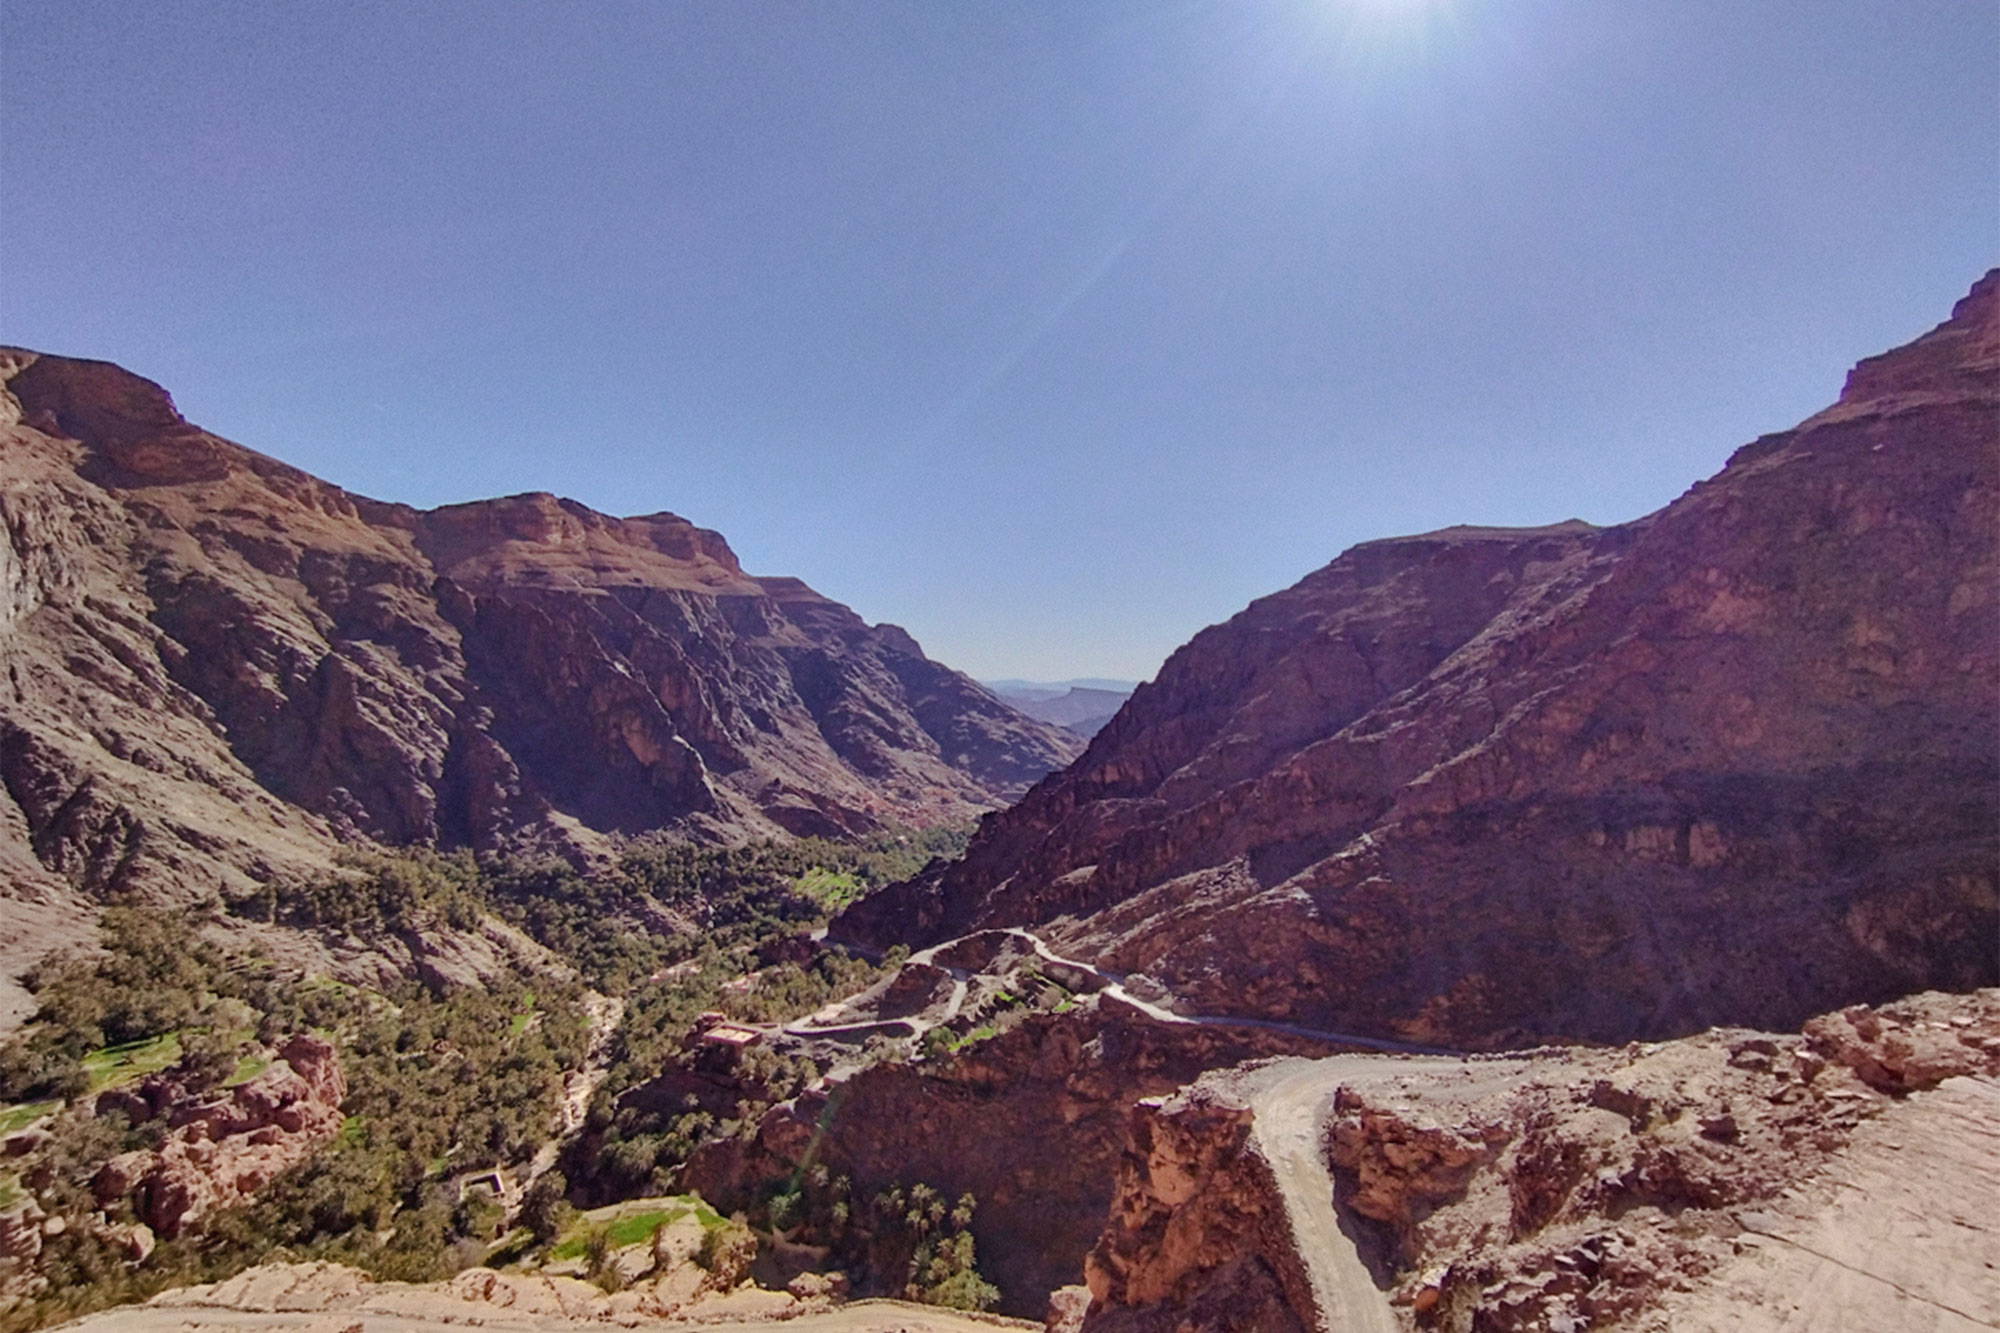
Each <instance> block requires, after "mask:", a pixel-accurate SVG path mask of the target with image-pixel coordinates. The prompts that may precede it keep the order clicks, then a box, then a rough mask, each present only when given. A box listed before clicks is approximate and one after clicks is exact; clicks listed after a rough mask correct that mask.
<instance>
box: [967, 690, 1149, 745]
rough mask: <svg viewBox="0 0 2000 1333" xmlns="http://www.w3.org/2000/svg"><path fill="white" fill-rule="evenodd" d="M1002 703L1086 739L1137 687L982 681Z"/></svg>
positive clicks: (1092, 734) (1116, 710) (1094, 733)
mask: <svg viewBox="0 0 2000 1333" xmlns="http://www.w3.org/2000/svg"><path fill="white" fill-rule="evenodd" d="M980 684H982V685H984V686H985V687H986V688H987V689H989V690H991V691H992V692H993V693H994V694H995V695H997V696H998V697H999V698H1001V699H1002V700H1004V701H1006V702H1007V703H1009V704H1011V705H1013V706H1014V707H1015V708H1018V709H1020V710H1021V711H1022V712H1024V713H1026V714H1027V715H1028V716H1029V717H1035V718H1040V719H1041V720H1042V721H1044V722H1053V723H1055V724H1056V725H1057V726H1059V727H1065V728H1067V729H1069V730H1070V731H1073V732H1075V733H1076V734H1077V735H1079V736H1082V737H1084V738H1086V739H1088V738H1089V737H1091V736H1095V735H1096V734H1097V733H1098V732H1099V731H1100V730H1101V729H1102V728H1103V726H1104V724H1105V723H1107V722H1109V721H1110V720H1111V719H1112V718H1113V717H1115V716H1116V715H1117V713H1118V710H1119V709H1120V708H1122V707H1124V705H1125V701H1126V700H1127V699H1129V698H1131V697H1132V691H1133V690H1134V689H1136V688H1138V686H1137V685H1136V684H1134V683H1130V682H1124V681H1100V682H1098V683H1096V684H1087V683H1085V682H1083V681H1063V682H1059V683H1057V682H1044V681H1032V680H989V681H981V682H980Z"/></svg>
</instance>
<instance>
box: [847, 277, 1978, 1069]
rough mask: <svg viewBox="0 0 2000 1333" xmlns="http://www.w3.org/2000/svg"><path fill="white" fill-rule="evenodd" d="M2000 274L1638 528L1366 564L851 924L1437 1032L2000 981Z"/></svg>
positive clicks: (1276, 1011) (1356, 557)
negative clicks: (1071, 960)
mask: <svg viewBox="0 0 2000 1333" xmlns="http://www.w3.org/2000/svg"><path fill="white" fill-rule="evenodd" d="M1996 410H2000V271H1996V272H1995V273H1990V274H1988V275H1987V276H1986V277H1984V278H1982V279H1981V280H1980V281H1979V283H1978V284H1976V285H1975V286H1974V288H1973V289H1972V291H1971V293H1970V294H1969V295H1968V296H1967V297H1966V298H1965V299H1964V300H1963V301H1961V302H1960V303H1959V304H1958V306H1957V307H1956V309H1955V310H1954V311H1953V313H1952V315H1951V318H1950V319H1948V320H1947V321H1946V322H1945V323H1943V324H1941V325H1940V326H1938V327H1937V328H1936V329H1934V330H1933V331H1931V332H1930V333H1928V334H1925V335H1924V336H1922V337H1920V338H1918V339H1917V340H1916V341H1914V342H1912V343H1910V344H1908V345H1907V346H1904V347H1902V348H1899V349H1897V350H1895V351H1893V352H1890V353H1888V354H1886V355H1883V356H1878V357H1875V358H1872V359H1870V360H1867V361H1864V362H1862V363H1861V364H1860V365H1859V366H1857V367H1856V368H1855V369H1854V371H1853V372H1852V374H1850V375H1849V377H1848V380H1847V384H1846V388H1845V390H1844V391H1843V392H1842V394H1841V396H1840V399H1839V401H1838V402H1837V403H1836V404H1835V405H1834V406H1833V407H1831V408H1829V409H1827V410H1826V411H1824V412H1821V413H1820V414H1818V415H1816V416H1814V417H1812V418H1811V419H1809V420H1807V421H1806V422H1804V423H1803V424H1801V425H1800V426H1798V427H1797V428H1795V429H1793V430H1790V431H1786V432H1783V433H1781V434H1776V435H1771V436H1767V437H1765V438H1762V439H1759V440H1757V441H1755V442H1754V443H1752V444H1749V445H1746V446H1744V447H1743V448H1742V449H1740V450H1738V451H1737V452H1736V454H1735V455H1734V456H1733V457H1732V458H1730V460H1729V462H1728V465H1727V466H1726V467H1724V468H1723V470H1722V471H1721V472H1720V473H1718V474H1717V475H1716V476H1715V477H1713V478H1711V479H1710V480H1708V481H1705V482H1702V483H1701V484H1699V485H1697V486H1695V487H1694V488H1692V489H1691V490H1690V491H1688V492H1687V494H1685V495H1684V496H1682V497H1681V498H1680V499H1679V500H1677V501H1675V502H1674V503H1672V504H1671V505H1669V506H1667V507H1666V508H1665V509H1663V510H1660V511H1659V512H1657V513H1654V514H1651V515H1649V516H1647V517H1645V518H1641V519H1638V520H1636V521H1633V522H1630V523H1625V524H1622V525H1619V526H1615V527H1609V528H1597V527H1592V526H1590V525H1589V524H1585V523H1582V522H1568V523H1562V524H1558V525H1555V526H1552V527H1547V528H1538V529H1526V530H1521V529H1493V528H1474V527H1461V528H1451V529H1446V530H1444V531H1441V532H1434V533H1428V534H1425V535H1423V536H1418V537H1407V538H1400V539H1395V540H1389V541H1377V542H1370V543H1367V544H1364V545H1362V546H1358V547H1356V548H1354V549H1353V550H1350V551H1348V552H1347V553H1346V554H1344V555H1342V556H1341V557H1340V558H1339V559H1337V560H1335V561H1334V562H1333V563H1332V564H1330V565H1328V566H1327V567H1325V568H1324V569H1321V570H1319V571H1317V572H1316V573H1313V574H1311V575H1309V576H1307V577H1306V578H1305V579H1303V580H1301V581H1300V582H1299V583H1298V584H1297V585H1295V586H1293V587H1292V588H1289V589H1287V590H1285V591H1284V592H1281V593H1278V594H1275V595H1274V596H1271V597H1267V598H1264V599H1263V600H1261V601H1258V602H1256V603H1254V604H1253V605H1251V606H1250V607H1249V608H1248V609H1246V610H1245V611H1243V612H1242V613H1240V614H1239V615H1237V616H1236V617H1235V618H1233V619H1232V620H1230V621H1228V622H1227V623H1225V624H1222V625H1218V626H1215V627H1212V628H1210V629H1208V630H1205V631H1203V632H1202V633H1201V634H1199V635H1197V636H1196V637H1195V638H1194V639H1193V640H1192V641H1191V642H1190V643H1188V644H1187V645H1186V646H1185V647H1183V648H1182V649H1180V650H1179V651H1178V652H1177V653H1176V654H1175V655H1174V656H1173V657H1172V658H1171V659H1170V660H1169V661H1168V662H1167V664H1166V665H1165V667H1164V668H1163V669H1162V670H1161V671H1160V673H1159V675H1158V678H1157V679H1156V680H1155V681H1154V682H1153V683H1151V684H1148V685H1144V686H1141V687H1140V688H1139V690H1138V691H1137V693H1136V694H1135V695H1134V696H1133V698H1132V700H1131V701H1130V703H1128V704H1127V705H1126V706H1125V708H1124V709H1123V710H1122V711H1121V712H1120V713H1119V714H1118V716H1117V717H1116V718H1115V719H1113V720H1112V722H1111V723H1110V724H1109V725H1107V726H1106V727H1105V728H1104V730H1103V731H1101V732H1100V733H1099V734H1098V735H1097V736H1096V738H1095V739H1094V740H1093V741H1092V743H1091V745H1090V747H1089V749H1088V751H1087V752H1086V753H1085V754H1084V756H1083V757H1082V758H1081V759H1080V760H1078V761H1077V762H1076V763H1075V764H1073V765H1072V766H1070V767H1069V768H1068V769H1066V770H1064V771H1063V772H1061V773H1059V774H1057V775H1055V776H1053V777H1051V778H1049V779H1047V780H1045V781H1043V782H1042V783H1041V784H1039V785H1038V786H1037V787H1036V788H1035V789H1034V790H1033V791H1031V792H1030V793H1029V794H1028V795H1027V796H1026V797H1025V798H1024V799H1023V800H1022V801H1021V802H1020V803H1019V804H1017V805H1015V806H1013V807H1012V808H1010V809H1008V810H1006V811H1005V812H1003V813H1001V814H999V815H995V816H991V817H989V818H988V819H987V820H986V821H985V823H984V825H983V826H982V828H981V830H980V832H979V834H978V836H977V837H976V838H975V839H974V842H973V845H972V847H971V850H970V852H969V853H968V855H967V856H966V857H965V858H964V860H962V861H961V862H958V863H956V864H954V865H952V866H949V867H947V868H944V869H942V870H940V871H935V872H933V873H930V874H928V875H926V876H922V877H919V878H918V879H917V880H915V881H912V882H910V883H907V884H905V885H902V886H899V887H898V888H897V889H895V890H893V891H891V892H889V893H886V894H882V895H878V896H877V897H875V898H874V899H871V900H869V901H866V902H864V903H862V904H860V905H858V906H857V907H856V908H854V909H852V910H851V911H850V912H849V913H848V914H847V916H846V917H845V918H843V919H842V920H841V921H840V922H837V923H836V925H835V928H834V935H835V937H836V938H840V937H843V936H844V937H848V938H858V939H864V940H877V941H887V940H907V941H910V942H913V943H922V942H926V941H932V940H939V939H946V938H950V937H953V936H956V935H959V934H963V933H964V932H966V931H968V930H971V929H974V928H979V927H985V926H995V925H1034V924H1039V925H1041V926H1042V933H1043V934H1044V935H1045V936H1046V937H1047V938H1049V939H1050V940H1051V941H1052V942H1054V943H1056V944H1057V945H1058V947H1061V948H1063V949H1064V951H1065V952H1067V953H1069V954H1072V955H1075V956H1081V957H1088V958H1090V959H1092V960H1094V961H1096V962H1098V963H1100V964H1102V965H1104V966H1106V967H1109V968H1113V969H1116V970H1119V971H1122V972H1127V973H1143V974H1145V975H1146V976H1147V977H1149V978H1151V979H1152V980H1153V981H1155V982H1157V983H1159V984H1160V985H1162V986H1163V987H1164V988H1165V991H1166V992H1167V993H1168V994H1169V995H1170V996H1171V997H1172V998H1171V999H1170V1001H1169V1002H1170V1003H1175V1004H1178V1005H1180V1006H1181V1007H1182V1008H1183V1009H1185V1010H1187V1011H1190V1012H1205V1013H1223V1014H1254V1015H1260V1016H1264V1017H1269V1018H1279V1019H1287V1020H1291V1021H1295V1022H1302V1023H1308V1024H1311V1025H1313V1026H1315V1027H1318V1028H1323V1029H1331V1030H1336V1031H1347V1032H1353V1033H1361V1034H1370V1035H1377V1036H1390V1037H1401V1038H1404V1039H1409V1040H1416V1041H1427V1042H1434V1043H1437V1044H1440V1045H1452V1046H1474V1047H1500V1046H1505V1045H1510V1044H1518V1043H1520V1042H1522V1041H1526V1040H1544V1039H1579V1040H1618V1039H1625V1038H1629V1037H1635V1036H1660V1035H1670V1034H1675V1033H1682V1032H1688V1031H1693V1030H1696V1029H1699V1028H1701V1027H1704V1026H1707V1025H1711V1024H1718V1023H1737V1024H1746V1025H1754V1026H1761V1027H1770V1028H1780V1029H1782V1028H1787V1027H1793V1026H1796V1025H1797V1024H1798V1023H1799V1022H1800V1021H1802V1020H1803V1019H1804V1018H1806V1017H1807V1016H1808V1015H1810V1014H1812V1013H1815V1012H1819V1011H1822V1010H1826V1009H1829V1008H1832V1007H1835V1006H1837V1005H1839V1004H1844V1003H1849V1002H1854V1001H1862V1000H1877V999H1882V998H1887V997H1890V996H1894V995H1899V994H1904V993H1908V992H1910V991H1912V990H1917V989H1922V988H1925V987H1943V988H1952V989H1957V988H1965V987H1970V986H1975V985H1980V984H1990V983H1991V982H1992V981H1993V980H1994V979H1995V976H1996V970H2000V960H1996V955H1995V950H1994V947H1993V941H1994V939H1995V938H1996V929H2000V916H1996V897H2000V885H1997V884H1996V865H2000V838H1997V837H1996V830H2000V767H1996V757H1997V756H1996V749H1995V744H1994V737H1995V735H1996V734H2000V733H1997V732H1996V724H2000V635H1996V633H1995V625H1996V614H1997V613H2000V567H1996V554H2000V430H1996Z"/></svg>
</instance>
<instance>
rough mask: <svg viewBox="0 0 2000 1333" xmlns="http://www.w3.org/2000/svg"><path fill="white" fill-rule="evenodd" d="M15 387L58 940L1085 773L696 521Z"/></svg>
mask: <svg viewBox="0 0 2000 1333" xmlns="http://www.w3.org/2000/svg"><path fill="white" fill-rule="evenodd" d="M0 383H4V386H5V390H6V392H5V393H4V394H0V520H4V524H5V531H6V540H5V541H4V542H0V658H4V668H5V669H4V681H0V745H3V746H4V748H0V783H4V799H0V859H4V869H5V870H6V871H7V874H6V877H5V882H6V883H7V885H8V886H9V887H8V888H6V889H5V890H0V892H5V893H7V894H10V895H12V896H14V897H15V898H16V899H17V900H18V901H21V902H30V901H32V902H34V903H37V904H39V906H40V908H41V910H44V911H47V912H52V913H55V914H56V915H57V916H60V915H61V908H62V906H63V904H64V903H65V902H66V901H70V899H68V898H66V897H65V895H67V894H70V893H71V891H72V890H73V889H75V888H81V889H82V890H84V891H86V892H87V893H88V894H89V895H91V896H94V897H102V896H104V895H106V894H110V893H113V892H117V891H122V890H126V889H140V890H145V891H149V892H154V893H170V894H179V895H187V894H194V893H199V892H204V891H207V890H211V889H214V888H216V887H225V888H228V887H240V886H242V885H244V884H245V883H247V882H249V881H256V880H263V879H266V878H268V877H270V876H271V875H273V874H274V873H277V872H280V871H283V870H287V869H297V868H301V867H312V866H318V865H323V864H325V863H326V862H327V860H328V858H329V857H330V855H331V854H332V852H333V851H334V849H335V848H337V847H338V846H339V845H340V844H342V843H343V842H346V841H350V840H353V839H357V838H367V839H375V840H379V841H382V842H386V843H397V844H405V843H420V844H429V843H437V844H446V845H470V846H474V847H480V848H487V847H501V846H515V847H518V846H530V847H533V846H541V847H551V848H557V849H566V850H567V849H578V848H583V849H588V848H589V847H590V846H592V845H593V844H594V843H595V842H596V841H597V840H598V839H599V837H600V835H602V834H605V833H610V832H636V831H639V830H645V829H653V828H669V829H674V830H678V831H681V832H684V833H686V834H687V835H689V836H690V837H695V838H700V839H710V840H732V839H738V838H742V837H748V836H769V835H779V834H782V833H799V834H805V833H841V832H848V831H856V830H867V829H873V828H879V827H882V826H884V825H887V824H895V823H907V824H914V825H931V824H937V823H940V822H945V821H953V820H959V819H963V818H965V817H967V816H969V815H970V814H972V813H973V812H975V811H977V810H980V809H984V808H988V807H991V806H993V805H995V804H997V803H999V802H1002V801H1004V800H1006V799H1009V798H1010V797H1012V796H1015V795H1018V794H1019V793H1020V792H1021V791H1022V790H1024V789H1025V788H1026V787H1027V785H1028V784H1029V783H1031V782H1032V781H1034V780H1035V779H1036V778H1038V777H1040V776H1041V775H1042V774H1044V773H1046V772H1047V771H1049V770H1050V769H1051V768H1053V767H1055V766H1057V765H1059V764H1061V763H1062V762H1064V761H1065V760H1067V759H1068V758H1070V757H1071V756H1072V755H1073V754H1074V753H1075V751H1076V748H1077V744H1076V742H1075V740H1074V739H1073V738H1072V737H1070V736H1069V735H1067V734H1066V733H1064V732H1062V731H1060V730H1058V729H1057V728H1054V727H1050V726H1047V725H1044V724H1042V723H1039V722H1036V721H1034V720H1032V719H1030V718H1026V717H1024V716H1022V715H1021V714H1019V713H1017V712H1015V711H1014V710H1012V709H1010V708H1008V707H1006V706H1005V705H1003V704H1001V703H998V702H997V701H995V700H994V699H993V698H992V697H991V696H990V695H989V694H987V693H986V691H984V690H982V689H980V688H979V687H978V686H977V685H975V684H973V683H972V682H971V681H970V680H968V679H966V678H965V677H963V676H960V675H959V674H958V673H956V672H954V671H951V670H949V669H948V668H946V667H943V666H941V665H939V664H938V663H936V662H933V661H931V660H930V659H929V658H927V657H925V656H924V655H923V652H922V651H921V650H920V649H919V648H918V646H917V644H916V642H915V641H914V640H912V639H911V638H910V636H909V635H907V634H906V633H904V632H903V631H902V630H900V629H898V628H896V627H895V626H892V625H876V626H870V625H868V624H865V623H864V622H863V621H862V620H861V619H860V618H859V617H858V616H856V615H855V614H854V613H853V612H852V611H850V610H848V609H847V608H846V607H844V606H842V605H840V604H839V603H838V602H834V601H831V600H829V599H828V598H825V597H822V596H821V595H819V594H818V593H816V592H814V591H813V590H812V589H810V588H808V587H807V586H806V585H805V584H803V583H800V582H798V581H797V580H795V579H788V578H756V577H753V576H751V575H749V574H746V573H745V572H744V571H743V568H742V566H741V565H740V564H738V562H737V559H736V557H735V555H734V554H733V553H732V552H731V551H730V549H729V546H728V545H727V543H725V542H724V541H723V539H722V538H721V537H720V536H719V535H717V534H715V533H713V532H708V531H705V530H703V529H701V528H697V527H695V526H694V525H693V524H691V523H689V522H687V521H686V520H685V519H681V518H678V517H676V516H674V515H672V514H652V515H646V516H642V517H637V518H625V519H618V518H610V517H607V516H605V515H602V514H598V513H595V512H593V511H591V510H589V509H587V508H585V507H584V506H582V505H579V504H575V503H572V502H570V501H565V500H560V499H557V498H555V497H553V496H549V495H542V494H533V495H518V496H512V497H509V498H506V499H499V500H489V501H481V502H477V503H472V504H462V505H452V506H448V507H446V508H442V509H437V510H432V511H429V512H423V511H419V510H415V509H411V508H407V507H404V506H400V505H392V504H384V503H380V502H377V501H374V500H369V499H366V498H364V497H361V496H357V495H351V494H349V493H347V492H345V491H343V490H341V489H339V488H338V487H335V486H332V485H329V484H327V483H325V482H323V481H319V480H317V479H315V478H313V477H310V476H308V475H306V474H305V473H303V472H300V471H298V470H296V469H294V468H291V467H287V466H285V465H284V464H282V463H278V462H276V461H274V460H272V459H270V458H267V457H264V456H263V455H260V454H256V453H253V452H251V451H250V450H247V449H244V448H241V447H239V446H237V445H235V444H232V443H230V442H228V441H226V440H222V439H220V438H218V437H216V436H214V435H211V434H209V433H207V432H205V431H203V430H201V429H199V428H198V427H196V426H193V425H190V424H189V423H188V422H187V421H185V420H184V419H183V418H182V417H181V415H180V414H179V412H178V411H176V410H175V408H174V405H173V402H172V400H171V399H170V398H169V397H168V395H167V393H166V392H165V391H164V390H162V389H161V388H160V387H159V386H158V385H155V384H153V383H151V382H149V381H147V380H144V379H141V378H139V377H138V376H136V375H132V374H130V373H128V372H126V371H124V370H121V369H119V368H118V367H116V366H112V365H108V364H105V363H102V362H92V361H79V360H71V359H68V358H63V357H54V356H46V355H40V354H37V353H34V352H29V351H21V350H6V351H0ZM53 929H54V927H53V926H51V927H50V930H53ZM43 933H44V934H46V933H47V932H43ZM10 961H11V960H10Z"/></svg>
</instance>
